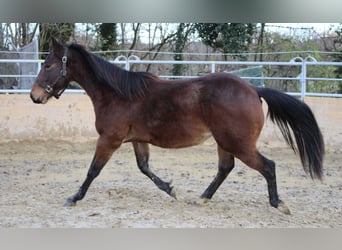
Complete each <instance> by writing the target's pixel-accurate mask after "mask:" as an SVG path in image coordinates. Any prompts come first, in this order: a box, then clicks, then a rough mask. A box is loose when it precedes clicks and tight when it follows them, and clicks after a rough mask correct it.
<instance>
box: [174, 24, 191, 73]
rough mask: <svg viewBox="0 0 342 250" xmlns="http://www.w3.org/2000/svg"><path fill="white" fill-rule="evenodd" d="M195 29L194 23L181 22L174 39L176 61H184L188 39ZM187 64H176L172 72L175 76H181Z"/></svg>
mask: <svg viewBox="0 0 342 250" xmlns="http://www.w3.org/2000/svg"><path fill="white" fill-rule="evenodd" d="M193 30H194V25H193V24H189V23H188V24H185V23H180V24H179V25H178V28H177V33H176V37H175V39H174V40H175V41H174V43H175V44H174V48H173V52H174V53H175V55H174V57H173V59H174V60H175V61H183V59H184V56H183V54H182V53H183V50H184V47H185V45H186V42H187V40H188V36H189V34H190V33H191V32H193ZM185 69H186V66H185V65H184V64H174V65H173V68H172V74H173V75H175V76H180V75H183V74H184V71H185Z"/></svg>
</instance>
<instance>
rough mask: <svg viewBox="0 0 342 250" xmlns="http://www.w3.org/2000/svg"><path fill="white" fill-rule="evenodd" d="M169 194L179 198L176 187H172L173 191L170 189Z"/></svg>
mask: <svg viewBox="0 0 342 250" xmlns="http://www.w3.org/2000/svg"><path fill="white" fill-rule="evenodd" d="M169 195H170V196H171V197H173V198H175V199H176V200H177V196H176V190H175V188H174V187H171V191H170V193H169Z"/></svg>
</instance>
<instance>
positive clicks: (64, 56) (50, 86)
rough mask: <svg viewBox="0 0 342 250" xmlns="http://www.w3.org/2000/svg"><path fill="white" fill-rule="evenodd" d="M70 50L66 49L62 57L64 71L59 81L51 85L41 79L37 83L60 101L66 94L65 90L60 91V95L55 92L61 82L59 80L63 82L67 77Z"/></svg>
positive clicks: (61, 72)
mask: <svg viewBox="0 0 342 250" xmlns="http://www.w3.org/2000/svg"><path fill="white" fill-rule="evenodd" d="M67 54H68V48H67V47H65V48H64V55H63V57H62V69H61V71H60V74H59V76H58V77H57V79H56V80H55V81H54V82H53V83H52V84H49V83H47V82H42V81H40V80H39V79H37V83H38V85H39V86H40V87H42V88H43V89H44V90H45V91H46V92H47V93H48V94H49V95H51V96H54V97H55V98H56V99H58V98H59V97H60V96H61V95H62V94H63V92H64V90H65V89H66V88H64V89H61V90H60V91H58V93H55V91H54V89H53V88H54V86H55V85H56V84H57V83H58V82H59V80H61V78H65V77H66V75H67V61H68V57H67Z"/></svg>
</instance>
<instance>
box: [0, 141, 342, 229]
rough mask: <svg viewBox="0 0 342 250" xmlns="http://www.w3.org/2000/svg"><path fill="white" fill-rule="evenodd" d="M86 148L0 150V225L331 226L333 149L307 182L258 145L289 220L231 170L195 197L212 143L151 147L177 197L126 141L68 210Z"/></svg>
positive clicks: (341, 197)
mask: <svg viewBox="0 0 342 250" xmlns="http://www.w3.org/2000/svg"><path fill="white" fill-rule="evenodd" d="M94 147H95V142H93V141H91V142H87V143H70V142H62V141H48V142H43V141H40V142H32V141H31V142H30V141H24V142H7V143H2V144H0V152H1V153H0V190H1V196H0V210H1V211H0V227H16V228H17V227H28V228H34V227H62V228H65V227H82V228H84V227H92V228H96V227H105V228H112V227H113V228H118V227H144V228H145V227H148V228H149V227H168V228H175V227H182V228H183V227H186V228H193V227H209V228H213V227H228V228H230V227H257V228H260V227H341V226H342V182H341V180H342V152H341V151H340V150H338V149H337V150H336V149H333V150H332V149H328V152H327V155H326V158H325V170H324V173H325V180H324V182H323V183H320V182H318V181H315V182H313V181H312V180H311V179H310V178H309V177H308V176H306V175H305V174H304V171H303V170H302V167H301V166H300V161H299V159H298V158H297V157H296V156H295V155H294V154H293V153H292V151H290V150H289V149H287V148H283V147H279V148H272V149H271V148H270V147H267V146H264V147H262V148H261V151H262V152H263V153H264V154H265V155H266V156H268V157H269V158H271V159H273V160H275V161H276V163H277V177H278V189H279V194H280V197H281V198H282V199H283V200H284V201H285V202H286V204H287V205H288V206H289V208H290V210H291V212H292V215H285V214H282V213H280V212H279V211H278V210H277V209H274V208H272V207H270V206H269V204H268V196H267V188H266V183H265V180H264V179H263V178H262V177H261V176H260V175H259V174H258V173H257V172H255V171H254V170H252V169H250V168H247V167H245V166H244V165H242V163H241V162H239V161H237V162H236V167H235V169H234V170H233V171H232V173H231V174H230V175H229V176H228V178H227V180H226V181H225V182H224V183H223V184H222V186H221V187H220V188H219V190H218V191H217V193H216V194H215V196H214V197H213V199H212V200H211V201H210V202H209V203H207V204H203V203H202V202H201V200H200V199H199V198H198V197H199V196H200V195H201V193H202V192H203V191H204V189H205V188H206V187H207V186H208V185H209V183H210V182H211V181H212V179H213V177H214V175H215V173H216V170H217V168H216V162H217V157H216V146H215V145H214V144H213V142H212V141H210V140H209V141H208V142H206V143H204V145H201V146H197V147H193V148H187V149H181V150H164V149H160V148H155V147H152V148H151V161H150V163H151V167H152V169H153V170H154V171H155V173H156V174H157V175H158V176H160V177H161V178H162V179H164V180H171V179H172V180H173V185H174V186H175V188H176V192H177V196H178V200H174V199H172V198H171V197H169V196H168V195H166V194H165V193H164V192H162V191H160V190H159V189H157V187H156V186H155V185H154V184H153V183H152V182H151V181H150V180H149V179H148V178H147V177H145V176H144V175H143V174H141V173H140V172H139V170H138V168H137V166H136V164H135V159H134V154H133V151H132V149H131V145H130V144H125V145H123V146H122V147H121V148H120V149H119V150H118V151H117V152H116V153H115V155H114V156H113V157H112V159H111V161H110V162H109V163H108V164H107V166H106V167H105V168H104V170H103V171H102V173H101V175H100V176H99V177H98V178H97V179H96V180H95V181H94V183H93V184H92V186H91V187H90V189H89V191H88V193H87V196H86V197H85V198H84V200H82V201H80V202H79V203H78V204H77V206H76V207H72V208H65V207H62V204H63V202H64V200H65V198H67V197H68V196H69V195H71V194H73V193H74V192H76V191H77V189H78V188H79V186H80V184H81V183H82V182H83V180H84V178H85V175H86V172H87V169H88V166H89V163H90V160H91V159H92V156H93V151H94Z"/></svg>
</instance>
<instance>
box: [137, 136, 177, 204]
mask: <svg viewBox="0 0 342 250" xmlns="http://www.w3.org/2000/svg"><path fill="white" fill-rule="evenodd" d="M132 144H133V148H134V153H135V157H136V160H137V165H138V167H139V169H140V171H141V172H142V173H143V174H144V175H146V176H147V177H148V178H150V179H151V180H152V181H153V182H154V184H155V185H156V186H157V187H158V188H159V189H161V190H163V191H164V192H166V193H167V194H168V195H170V196H171V197H173V198H175V199H176V193H175V191H174V188H173V187H172V186H170V184H171V182H165V181H163V180H161V179H160V178H159V177H158V176H156V175H155V174H154V173H153V172H152V171H151V169H150V167H149V165H148V160H149V155H150V152H149V146H148V144H147V143H140V142H133V143H132Z"/></svg>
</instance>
